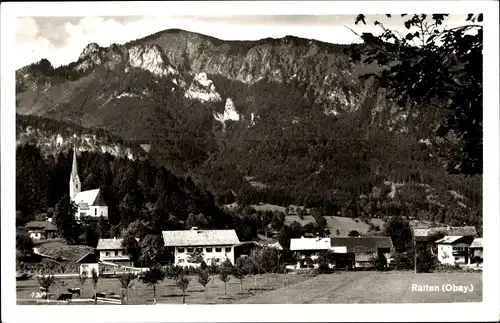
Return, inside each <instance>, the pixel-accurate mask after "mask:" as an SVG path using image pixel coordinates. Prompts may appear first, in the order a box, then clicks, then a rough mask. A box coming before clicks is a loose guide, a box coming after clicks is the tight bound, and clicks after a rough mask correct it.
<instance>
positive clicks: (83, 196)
mask: <svg viewBox="0 0 500 323" xmlns="http://www.w3.org/2000/svg"><path fill="white" fill-rule="evenodd" d="M74 201H75V203H76V205H80V204H84V205H85V204H86V205H92V206H106V203H104V200H103V199H102V197H101V190H100V189H98V188H96V189H93V190H87V191H83V192H80V193H78V194H76V196H75V198H74Z"/></svg>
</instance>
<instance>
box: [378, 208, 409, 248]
mask: <svg viewBox="0 0 500 323" xmlns="http://www.w3.org/2000/svg"><path fill="white" fill-rule="evenodd" d="M384 235H386V236H389V237H391V239H392V243H393V244H394V248H396V251H398V252H403V251H406V250H408V249H409V248H411V246H412V241H413V233H412V230H411V227H410V223H409V222H408V221H407V220H405V219H403V218H402V217H401V216H399V215H396V216H392V217H391V218H390V219H389V221H388V222H387V224H386V226H385V232H384Z"/></svg>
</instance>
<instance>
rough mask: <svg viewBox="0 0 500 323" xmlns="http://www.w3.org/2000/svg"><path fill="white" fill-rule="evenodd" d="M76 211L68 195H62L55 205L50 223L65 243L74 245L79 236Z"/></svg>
mask: <svg viewBox="0 0 500 323" xmlns="http://www.w3.org/2000/svg"><path fill="white" fill-rule="evenodd" d="M77 210H78V208H77V206H76V204H75V203H74V202H73V201H71V200H70V198H69V195H64V196H63V197H62V198H61V200H59V202H58V203H57V204H56V208H55V212H54V218H53V220H52V221H53V222H54V224H55V225H56V227H57V228H58V230H59V234H60V235H61V236H62V237H63V238H64V239H66V242H67V243H74V242H75V239H76V237H78V236H79V235H80V227H79V225H78V223H77V222H76V219H75V214H76V212H77Z"/></svg>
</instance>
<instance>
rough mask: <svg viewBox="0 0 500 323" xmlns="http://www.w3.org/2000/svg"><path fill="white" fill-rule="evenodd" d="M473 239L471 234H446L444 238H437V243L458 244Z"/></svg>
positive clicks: (469, 241)
mask: <svg viewBox="0 0 500 323" xmlns="http://www.w3.org/2000/svg"><path fill="white" fill-rule="evenodd" d="M472 241H473V239H472V238H471V237H470V236H445V237H444V238H442V239H439V240H436V242H435V243H436V244H456V243H471V242H472Z"/></svg>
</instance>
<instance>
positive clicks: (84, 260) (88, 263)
mask: <svg viewBox="0 0 500 323" xmlns="http://www.w3.org/2000/svg"><path fill="white" fill-rule="evenodd" d="M76 263H77V264H79V265H80V268H79V274H80V275H83V273H84V272H85V273H86V274H87V277H91V276H92V269H94V270H95V272H96V273H97V275H99V257H98V256H97V255H96V254H95V252H89V253H87V254H85V255H84V256H83V257H81V258H80V259H78V260H77V261H76Z"/></svg>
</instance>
